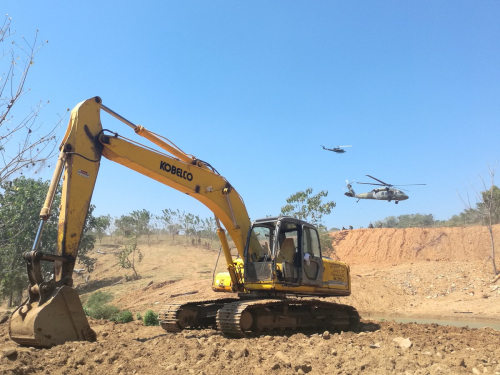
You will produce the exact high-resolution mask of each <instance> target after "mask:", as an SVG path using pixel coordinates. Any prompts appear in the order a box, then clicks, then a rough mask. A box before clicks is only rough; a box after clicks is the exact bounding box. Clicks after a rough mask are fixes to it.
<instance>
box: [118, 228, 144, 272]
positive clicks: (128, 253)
mask: <svg viewBox="0 0 500 375" xmlns="http://www.w3.org/2000/svg"><path fill="white" fill-rule="evenodd" d="M117 257H118V264H119V265H120V267H122V268H124V269H131V270H132V271H134V279H135V280H137V279H140V276H139V273H138V272H137V269H136V268H135V266H136V263H140V262H141V261H142V259H143V258H144V255H143V254H142V253H141V251H140V250H139V248H138V247H137V238H134V239H133V240H132V242H131V243H130V244H129V245H127V246H126V247H125V248H124V249H123V250H121V251H120V252H119V253H118V254H117ZM136 259H137V260H136Z"/></svg>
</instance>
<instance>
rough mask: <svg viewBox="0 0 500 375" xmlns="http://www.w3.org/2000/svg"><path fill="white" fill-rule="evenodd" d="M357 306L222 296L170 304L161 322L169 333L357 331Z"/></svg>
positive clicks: (237, 335) (228, 333)
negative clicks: (196, 331)
mask: <svg viewBox="0 0 500 375" xmlns="http://www.w3.org/2000/svg"><path fill="white" fill-rule="evenodd" d="M359 319H360V318H359V314H358V312H357V311H356V309H355V308H353V307H351V306H347V305H341V304H337V303H332V302H325V301H318V300H302V299H301V300H299V299H257V300H240V299H235V298H231V299H229V298H228V299H222V300H211V301H192V302H186V303H182V304H168V305H165V306H164V307H163V309H162V310H161V311H160V324H161V326H162V328H163V329H165V330H166V331H168V332H180V331H182V330H184V329H206V328H214V329H218V330H219V331H221V332H222V333H224V334H225V335H227V336H230V337H247V336H253V335H258V334H261V333H280V332H281V333H288V332H296V331H313V330H314V331H320V330H330V331H335V330H345V331H347V330H354V331H355V330H357V329H358V326H359Z"/></svg>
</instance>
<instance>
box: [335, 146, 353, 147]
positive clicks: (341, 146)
mask: <svg viewBox="0 0 500 375" xmlns="http://www.w3.org/2000/svg"><path fill="white" fill-rule="evenodd" d="M337 147H352V146H337Z"/></svg>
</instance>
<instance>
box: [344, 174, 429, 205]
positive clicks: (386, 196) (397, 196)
mask: <svg viewBox="0 0 500 375" xmlns="http://www.w3.org/2000/svg"><path fill="white" fill-rule="evenodd" d="M367 176H368V177H370V178H373V179H374V180H375V181H378V182H380V183H379V184H375V183H371V182H357V183H358V184H364V185H377V186H384V187H382V188H376V189H373V190H372V191H370V192H368V193H361V194H356V193H355V192H354V190H353V189H352V183H349V181H346V182H347V188H348V189H349V191H348V192H347V193H344V194H345V195H347V196H348V197H351V198H358V202H359V200H360V199H377V200H384V201H388V202H390V201H394V203H396V204H398V203H399V201H404V200H406V199H408V198H409V197H408V195H406V194H405V193H403V192H402V191H401V190H403V189H401V190H399V189H395V188H394V187H395V186H412V185H427V184H406V185H392V184H388V183H386V182H384V181H381V180H379V179H378V178H375V177H373V176H370V175H369V174H367Z"/></svg>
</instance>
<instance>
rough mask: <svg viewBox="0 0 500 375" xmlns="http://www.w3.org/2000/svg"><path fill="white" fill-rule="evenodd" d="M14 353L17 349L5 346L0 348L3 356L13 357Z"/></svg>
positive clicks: (15, 353)
mask: <svg viewBox="0 0 500 375" xmlns="http://www.w3.org/2000/svg"><path fill="white" fill-rule="evenodd" d="M15 355H17V349H15V348H6V349H2V356H3V357H7V358H9V357H14V356H15Z"/></svg>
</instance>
